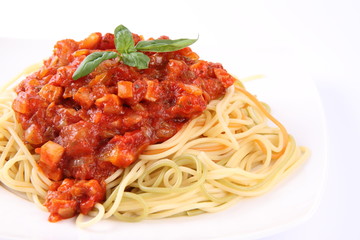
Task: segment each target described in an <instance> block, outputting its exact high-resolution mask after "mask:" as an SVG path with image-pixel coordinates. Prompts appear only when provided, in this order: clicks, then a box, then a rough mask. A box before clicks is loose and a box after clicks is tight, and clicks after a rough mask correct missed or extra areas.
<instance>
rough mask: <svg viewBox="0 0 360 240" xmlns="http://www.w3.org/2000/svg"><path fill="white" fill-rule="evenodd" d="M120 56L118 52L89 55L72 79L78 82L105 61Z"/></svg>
mask: <svg viewBox="0 0 360 240" xmlns="http://www.w3.org/2000/svg"><path fill="white" fill-rule="evenodd" d="M117 56H118V54H117V53H116V52H94V53H92V54H90V55H88V56H87V57H86V58H85V59H84V60H83V61H82V62H81V63H80V65H79V67H78V68H77V69H76V71H75V72H74V74H73V75H72V78H73V79H74V80H78V79H79V78H81V77H84V76H86V75H88V74H89V73H91V72H92V71H93V70H94V69H95V68H96V67H97V66H99V64H100V63H102V62H103V61H105V60H108V59H111V58H116V57H117Z"/></svg>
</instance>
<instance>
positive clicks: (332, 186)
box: [0, 0, 360, 240]
mask: <svg viewBox="0 0 360 240" xmlns="http://www.w3.org/2000/svg"><path fill="white" fill-rule="evenodd" d="M118 24H124V25H125V26H127V27H128V28H130V30H132V31H133V32H136V33H141V34H143V35H144V36H145V37H150V36H154V37H156V36H158V35H161V34H165V35H169V36H171V37H174V38H177V37H197V35H199V36H200V38H199V43H196V44H198V45H197V46H198V47H199V48H200V53H201V51H202V50H201V41H207V42H208V43H207V45H210V46H212V51H213V53H212V56H213V55H218V57H217V58H216V59H214V61H219V62H222V63H223V64H224V66H225V67H226V68H228V69H235V68H240V70H238V71H237V72H241V75H242V76H249V75H252V74H258V73H262V71H264V69H257V68H256V65H257V64H256V63H257V62H261V61H262V57H264V56H271V55H272V54H281V57H284V58H286V59H287V60H288V61H289V62H290V63H291V64H290V65H296V68H294V69H297V70H298V71H301V73H302V74H304V73H305V74H307V75H308V76H309V77H311V78H312V80H313V81H314V82H315V84H316V86H317V88H318V92H319V95H320V97H321V100H322V104H323V108H324V112H325V118H326V121H327V127H326V128H327V133H328V142H327V144H328V174H327V183H326V189H325V191H324V195H323V198H322V201H321V203H320V206H319V209H318V210H317V211H316V213H315V214H314V216H313V217H312V218H311V219H310V220H308V221H307V222H305V223H302V224H300V225H298V226H295V227H293V228H291V229H289V230H287V231H285V232H282V233H277V234H276V235H274V236H270V237H268V238H265V239H271V240H272V239H330V240H331V239H360V221H359V215H360V193H359V183H360V176H359V169H360V157H359V149H360V141H359V135H360V127H359V123H360V109H359V104H360V97H359V96H360V94H359V91H360V87H359V86H360V84H359V81H360V77H359V69H360V30H359V29H360V1H357V0H337V1H336V0H327V1H325V0H314V1H311V0H302V1H285V0H283V1H280V0H267V1H266V0H263V1H259V0H248V1H226V0H222V1H219V0H217V1H195V0H193V1H186V0H182V1H156V0H152V1H130V0H129V1H120V0H118V1H105V0H102V1H75V0H73V1H65V0H63V1H43V2H42V1H16V0H12V1H1V2H0V37H3V38H4V37H5V38H26V39H63V38H66V37H71V38H74V39H78V40H79V39H81V38H84V36H86V34H88V33H91V32H94V31H100V32H112V30H113V28H114V27H115V26H116V25H118ZM8 51H11V49H8ZM33 51H36V49H28V51H26V52H24V55H26V54H31V52H33ZM225 51H226V52H228V51H231V52H232V53H233V54H235V55H238V56H239V63H237V62H227V60H226V59H223V58H222V54H221V53H222V52H225ZM249 52H250V53H252V57H249V58H248V59H243V58H242V57H241V56H242V55H241V54H242V53H246V54H244V55H246V56H249V54H248V53H249ZM49 53H50V52H49ZM204 54H205V56H204V55H201V56H202V57H203V58H204V59H207V58H206V51H204ZM0 56H1V53H0ZM17 57H21V56H14V58H11V59H9V64H16V58H17ZM210 60H212V59H210ZM267 60H268V59H267ZM240 63H241V65H240ZM2 67H4V66H2ZM2 67H1V66H0V73H1V72H2V70H1V69H2ZM23 67H25V66H21V64H20V65H19V70H21V69H22V68H23ZM283 67H288V66H278V69H276V71H281V69H282V68H283ZM293 74H294V75H296V74H297V72H294V73H293ZM2 77H4V76H2ZM5 77H6V78H7V77H11V76H5ZM289 81H291V76H289ZM304 97H306V92H304Z"/></svg>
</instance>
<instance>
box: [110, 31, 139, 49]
mask: <svg viewBox="0 0 360 240" xmlns="http://www.w3.org/2000/svg"><path fill="white" fill-rule="evenodd" d="M114 37H115V38H114V41H115V47H116V50H117V51H118V52H119V53H130V52H136V49H135V47H134V45H135V43H134V39H133V36H132V33H131V32H130V31H129V29H127V28H126V27H125V26H123V25H119V26H117V27H116V28H115V31H114Z"/></svg>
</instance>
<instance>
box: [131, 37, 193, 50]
mask: <svg viewBox="0 0 360 240" xmlns="http://www.w3.org/2000/svg"><path fill="white" fill-rule="evenodd" d="M196 41H197V39H187V38H181V39H175V40H170V39H156V40H149V41H140V42H138V44H137V45H136V46H135V48H136V50H137V51H143V52H172V51H177V50H180V49H183V48H185V47H187V46H190V45H191V44H193V43H195V42H196Z"/></svg>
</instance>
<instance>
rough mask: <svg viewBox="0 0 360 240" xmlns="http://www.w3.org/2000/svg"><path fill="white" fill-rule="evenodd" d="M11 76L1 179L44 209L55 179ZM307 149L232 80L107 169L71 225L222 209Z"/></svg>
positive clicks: (0, 136) (0, 125)
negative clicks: (28, 129)
mask: <svg viewBox="0 0 360 240" xmlns="http://www.w3.org/2000/svg"><path fill="white" fill-rule="evenodd" d="M35 68H37V67H35ZM33 70H34V68H32V69H30V70H27V71H25V72H24V74H28V73H30V72H32V71H33ZM16 83H17V79H15V80H14V81H13V82H11V83H8V84H7V85H6V86H4V87H3V88H2V89H1V92H0V111H1V117H0V152H1V157H0V181H1V183H2V184H4V185H5V186H6V187H7V188H9V189H10V190H11V191H16V192H20V193H22V194H24V196H25V197H26V198H27V199H29V200H30V201H33V202H34V203H35V204H36V205H37V206H38V207H40V208H41V209H43V210H46V208H45V207H44V205H43V204H44V201H45V199H46V194H47V191H48V189H49V186H50V185H51V184H52V182H53V181H52V180H50V179H49V178H48V177H47V176H46V175H44V174H43V172H42V171H39V167H38V165H37V161H38V160H39V155H38V154H36V153H35V152H34V149H33V148H32V147H30V146H28V145H25V144H24V143H23V141H22V140H21V136H22V134H23V133H22V130H21V127H20V125H19V124H18V123H17V121H16V117H15V114H14V112H13V110H12V108H11V104H12V101H13V99H14V98H15V97H16V95H15V93H14V92H13V86H14V84H16ZM309 154H310V152H309V150H308V149H307V148H306V147H300V146H297V145H296V142H295V140H294V138H293V137H292V136H290V135H289V134H288V133H287V131H286V129H285V128H284V127H283V125H282V124H281V123H280V122H279V121H277V120H276V119H275V118H274V117H273V116H272V115H271V114H270V113H269V111H268V109H267V107H266V105H264V104H262V103H260V102H259V101H258V100H257V98H256V97H254V96H253V95H251V94H250V93H249V92H247V91H246V90H245V88H244V87H243V86H242V84H241V83H240V82H236V83H235V84H234V86H231V87H229V88H228V89H227V90H226V94H225V95H224V96H223V97H222V98H221V99H217V100H212V101H211V102H210V103H209V104H208V106H207V108H206V110H205V111H204V112H203V113H202V114H201V115H200V116H199V117H197V118H195V119H193V120H191V121H190V122H188V123H187V124H186V125H185V126H184V127H183V128H181V130H180V131H179V132H177V133H176V134H175V135H174V136H173V137H171V138H170V139H168V140H166V141H165V142H163V143H159V144H153V145H150V146H148V147H147V148H146V150H145V151H144V152H143V153H142V154H141V155H140V156H139V158H138V160H137V161H136V162H134V163H133V164H132V165H130V166H129V167H126V168H124V169H118V170H117V171H115V172H114V173H113V174H112V175H111V176H109V177H108V178H107V179H106V180H105V182H106V199H105V201H104V202H103V203H96V204H95V206H94V209H93V210H92V211H90V212H89V214H88V215H89V216H91V217H92V218H91V219H90V220H86V219H84V215H83V214H80V215H79V216H78V217H77V220H76V224H77V225H78V226H80V227H87V226H89V225H91V224H94V223H96V222H98V221H100V220H101V219H106V218H116V219H119V220H121V221H140V220H143V219H159V218H166V217H173V216H181V215H195V214H199V213H205V212H216V211H220V210H223V209H225V208H227V207H229V206H231V205H233V204H235V203H236V202H238V201H239V200H240V199H241V198H244V197H254V196H258V195H260V194H264V193H265V192H268V191H269V190H270V189H271V188H272V187H273V186H274V185H275V184H276V183H278V182H279V181H280V180H281V179H283V178H284V177H286V176H287V175H288V174H289V173H291V172H292V171H293V170H294V169H295V168H296V167H298V166H299V165H300V164H301V163H302V162H303V161H304V160H305V159H307V158H308V156H309Z"/></svg>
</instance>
